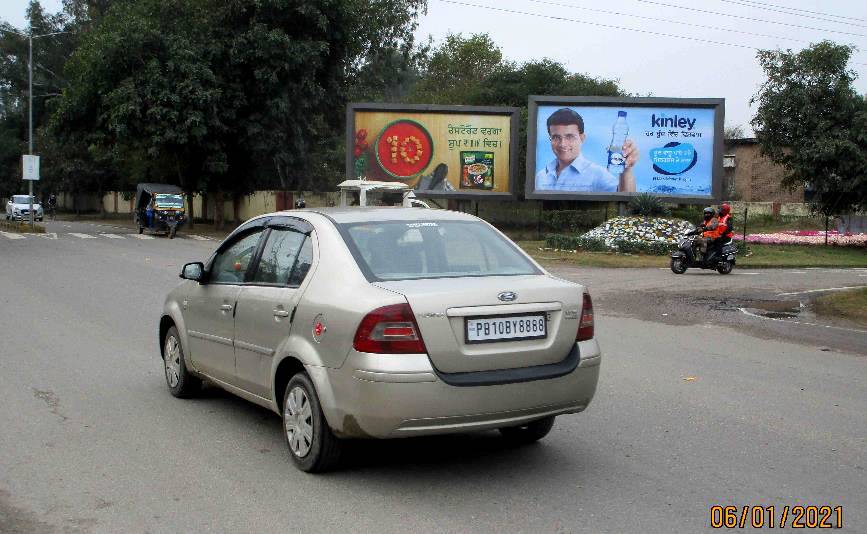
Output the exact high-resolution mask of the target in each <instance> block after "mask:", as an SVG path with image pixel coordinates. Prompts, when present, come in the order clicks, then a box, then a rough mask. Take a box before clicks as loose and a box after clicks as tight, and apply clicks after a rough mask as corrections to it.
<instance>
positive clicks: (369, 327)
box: [352, 304, 427, 354]
mask: <svg viewBox="0 0 867 534" xmlns="http://www.w3.org/2000/svg"><path fill="white" fill-rule="evenodd" d="M352 346H353V348H354V349H355V350H357V351H358V352H372V353H376V354H423V353H426V352H427V349H426V348H425V346H424V341H423V340H422V338H421V333H420V332H419V329H418V324H416V322H415V316H414V315H413V313H412V308H410V307H409V304H393V305H391V306H383V307H382V308H377V309H375V310H373V311H372V312H370V313H368V314H367V315H366V316H365V317H364V319H362V320H361V324H360V325H358V330H356V331H355V339H354V340H353V342H352Z"/></svg>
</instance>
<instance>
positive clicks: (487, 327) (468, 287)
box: [374, 275, 583, 373]
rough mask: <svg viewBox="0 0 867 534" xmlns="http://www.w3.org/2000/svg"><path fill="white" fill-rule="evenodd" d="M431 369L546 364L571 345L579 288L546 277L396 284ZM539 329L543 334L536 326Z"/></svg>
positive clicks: (579, 301)
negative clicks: (412, 314)
mask: <svg viewBox="0 0 867 534" xmlns="http://www.w3.org/2000/svg"><path fill="white" fill-rule="evenodd" d="M374 285H376V286H378V287H382V288H383V289H388V290H390V291H394V292H396V293H399V294H401V295H403V296H404V297H405V298H406V299H407V302H408V303H409V305H410V307H411V308H412V310H413V313H414V315H415V318H416V321H417V323H418V326H419V330H420V331H421V336H422V338H423V339H424V343H425V346H426V348H427V351H428V356H429V357H430V360H431V363H432V364H433V365H434V367H435V368H436V369H437V370H439V371H442V372H446V373H456V372H472V371H488V370H495V369H513V368H519V367H530V366H534V365H545V364H551V363H556V362H559V361H561V360H563V359H564V358H565V357H566V356H567V355H568V354H569V352H570V351H571V350H572V347H573V346H574V344H575V334H576V332H577V330H578V321H579V318H580V316H581V305H582V300H583V297H582V295H583V288H582V287H581V286H578V285H576V284H574V283H571V282H567V281H564V280H560V279H557V278H554V277H551V276H548V275H520V276H486V277H460V278H436V279H418V280H397V281H385V282H376V283H375V284H374ZM540 326H542V327H543V328H540Z"/></svg>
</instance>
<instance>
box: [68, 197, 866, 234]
mask: <svg viewBox="0 0 867 534" xmlns="http://www.w3.org/2000/svg"><path fill="white" fill-rule="evenodd" d="M134 197H135V193H134V192H126V191H111V192H108V193H105V194H104V195H103V196H102V198H99V196H98V195H96V194H93V193H82V194H78V195H72V194H69V193H61V194H60V195H59V196H58V206H59V207H60V208H61V209H62V210H65V211H80V212H90V213H93V212H100V208H101V210H102V213H105V214H107V215H110V216H124V215H126V216H130V217H131V216H132V215H131V214H132V211H133V208H134V206H133V203H134ZM299 198H303V199H304V202H305V204H306V206H307V207H308V208H315V207H328V206H335V205H337V203H338V202H339V193H337V192H330V191H329V192H313V191H255V192H253V193H251V194H249V195H244V196H239V197H237V198H232V197H231V196H227V197H226V198H224V200H223V203H222V204H223V205H222V210H223V220H224V221H227V222H242V221H245V220H247V219H250V218H251V217H254V216H256V215H260V214H262V213H269V212H273V211H279V210H283V209H291V208H292V206H293V204H294V201H295V200H297V199H299ZM192 203H193V206H192V207H193V210H192V211H193V215H194V217H195V218H196V220H202V219H204V220H208V221H212V220H214V215H215V212H216V209H217V208H216V201H215V195H213V194H210V195H207V194H198V193H197V194H195V195H193V199H192ZM432 204H433V205H438V206H441V207H448V208H449V209H454V210H458V211H464V212H468V213H473V214H477V215H478V216H479V217H481V218H482V219H485V220H486V221H489V222H490V223H491V224H494V225H496V226H498V227H500V228H504V229H509V230H528V231H529V230H532V231H536V232H539V233H545V232H560V233H562V232H569V233H579V232H583V231H585V230H587V229H589V228H592V227H594V226H596V225H598V224H600V223H602V222H603V221H604V220H605V219H606V218H609V217H613V216H615V215H616V213H617V208H616V207H613V208H610V209H608V210H605V209H604V207H601V205H600V207H593V208H590V209H578V210H546V209H544V206H543V203H542V201H538V200H524V201H484V200H482V201H479V202H474V201H463V200H462V201H447V200H439V199H437V200H434V201H433V202H432ZM730 204H731V205H732V212H734V213H736V214H738V216H742V214H743V213H744V211H745V209H747V208H748V211H747V213H748V217H749V218H748V220H747V221H746V222H747V223H748V224H749V223H750V222H754V221H759V220H763V219H764V220H768V219H770V218H780V219H797V218H800V217H811V216H812V215H813V214H812V213H811V212H810V208H809V205H807V204H801V203H785V202H782V203H781V202H730ZM189 208H190V206H189V200H187V210H188V211H189ZM702 208H703V206H692V207H686V208H678V209H676V210H674V216H676V217H680V218H683V219H686V220H689V221H690V222H695V221H696V220H700V219H701V209H702ZM236 210H237V220H236V218H235V214H236ZM743 222H744V221H743V219H741V220H740V221H739V223H738V226H739V227H740V229H742V228H743ZM838 222H840V221H835V222H832V225H834V226H836V225H837V223H838ZM842 224H849V226H850V227H852V228H859V229H860V228H863V224H864V222H863V216H847V218H844V220H843V221H842ZM862 231H863V230H862Z"/></svg>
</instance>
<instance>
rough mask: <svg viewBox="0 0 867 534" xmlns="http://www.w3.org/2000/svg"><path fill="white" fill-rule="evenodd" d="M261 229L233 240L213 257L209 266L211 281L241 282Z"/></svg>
mask: <svg viewBox="0 0 867 534" xmlns="http://www.w3.org/2000/svg"><path fill="white" fill-rule="evenodd" d="M261 235H262V230H256V231H254V232H252V233H249V234H247V235H245V236H244V237H242V238H240V239H239V240H237V241H235V242H234V243H232V244H231V245H229V247H228V248H226V249H225V250H223V251H222V252H220V253H218V254H217V255H216V256H215V257H214V262H213V264H212V267H211V282H213V283H217V284H242V283H244V274H245V273H246V272H247V268H248V267H249V266H250V261H252V259H253V254H254V253H255V252H256V246H257V245H258V244H259V237H261Z"/></svg>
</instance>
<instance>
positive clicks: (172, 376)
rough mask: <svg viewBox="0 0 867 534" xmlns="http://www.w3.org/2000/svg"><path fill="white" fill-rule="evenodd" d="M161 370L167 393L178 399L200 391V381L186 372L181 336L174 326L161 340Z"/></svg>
mask: <svg viewBox="0 0 867 534" xmlns="http://www.w3.org/2000/svg"><path fill="white" fill-rule="evenodd" d="M163 370H164V374H165V375H166V386H168V388H169V393H171V394H172V395H174V396H175V397H178V398H187V397H192V396H193V395H195V394H196V393H198V392H199V391H200V390H201V389H202V381H201V380H200V379H199V378H198V377H196V376H193V375H192V374H191V373H190V372H189V371H188V370H187V364H186V363H185V362H184V348H183V347H182V346H181V336H180V335H178V329H177V328H175V327H174V326H173V327H171V328H169V330H168V332H166V337H165V338H164V339H163Z"/></svg>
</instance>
